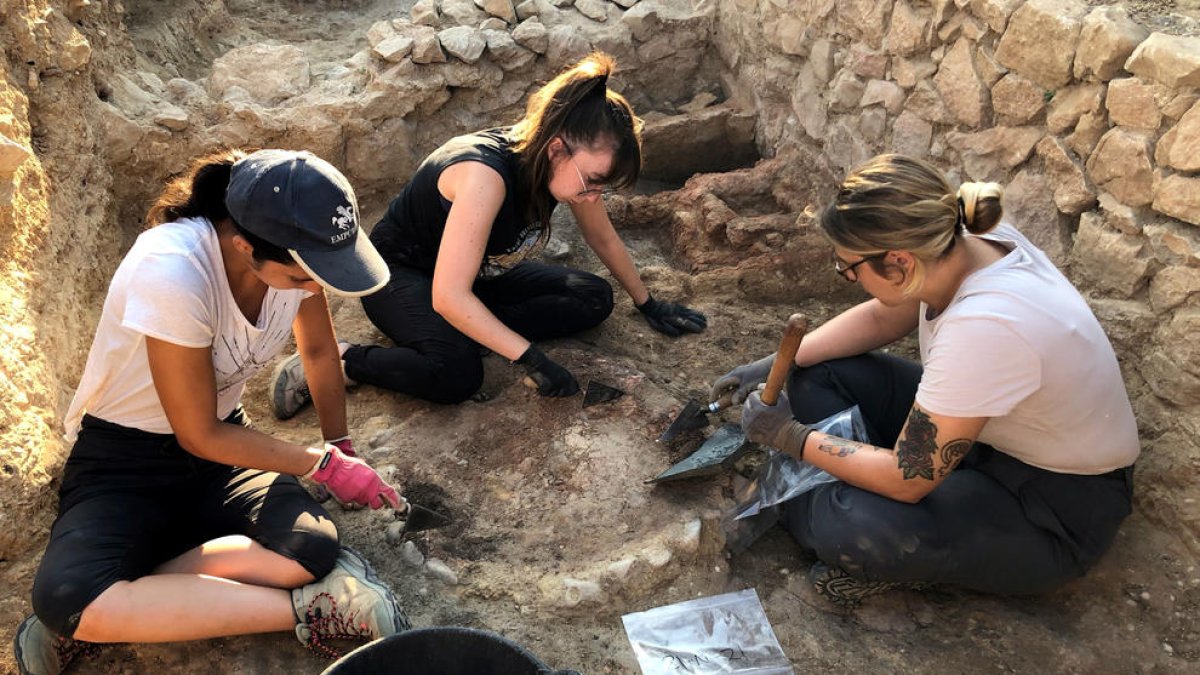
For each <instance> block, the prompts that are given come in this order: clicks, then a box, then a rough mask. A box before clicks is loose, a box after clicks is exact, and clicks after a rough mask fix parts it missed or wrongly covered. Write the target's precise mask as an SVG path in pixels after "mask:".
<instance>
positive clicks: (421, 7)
mask: <svg viewBox="0 0 1200 675" xmlns="http://www.w3.org/2000/svg"><path fill="white" fill-rule="evenodd" d="M409 16H411V17H412V22H413V23H415V24H417V25H420V26H431V27H436V26H437V25H438V23H439V22H440V21H441V19H442V17H441V15H440V14H439V13H438V9H437V1H436V0H418V2H417V3H416V4H415V5H413V6H412V10H410V11H409Z"/></svg>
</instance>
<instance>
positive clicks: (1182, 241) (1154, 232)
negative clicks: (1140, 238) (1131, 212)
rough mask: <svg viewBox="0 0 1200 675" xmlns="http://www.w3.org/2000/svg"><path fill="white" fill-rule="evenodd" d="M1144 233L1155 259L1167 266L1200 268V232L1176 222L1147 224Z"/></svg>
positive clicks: (1167, 221)
mask: <svg viewBox="0 0 1200 675" xmlns="http://www.w3.org/2000/svg"><path fill="white" fill-rule="evenodd" d="M1142 232H1144V233H1145V236H1146V243H1147V244H1148V245H1149V246H1150V249H1151V251H1152V252H1153V253H1154V257H1155V259H1157V260H1159V261H1160V262H1162V263H1164V264H1167V265H1188V266H1189V267H1200V230H1198V229H1196V228H1195V227H1192V226H1191V225H1187V224H1185V223H1180V222H1177V221H1174V220H1160V221H1155V222H1151V223H1147V224H1146V225H1145V226H1144V227H1143V228H1142Z"/></svg>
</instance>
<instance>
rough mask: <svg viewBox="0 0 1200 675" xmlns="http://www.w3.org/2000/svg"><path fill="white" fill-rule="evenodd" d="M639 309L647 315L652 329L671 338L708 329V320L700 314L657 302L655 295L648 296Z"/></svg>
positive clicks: (692, 310) (675, 305) (672, 304)
mask: <svg viewBox="0 0 1200 675" xmlns="http://www.w3.org/2000/svg"><path fill="white" fill-rule="evenodd" d="M637 308H638V311H639V312H641V313H642V314H643V315H645V317H646V322H647V323H649V324H650V327H651V328H653V329H654V330H656V331H658V332H660V333H664V334H666V335H670V336H671V337H679V336H680V335H683V334H684V333H699V332H700V331H702V330H704V329H705V328H708V319H707V318H705V316H704V315H703V314H701V313H700V312H697V311H696V310H694V309H688V308H687V307H684V306H683V305H679V304H676V303H674V302H662V301H660V300H655V299H654V296H653V295H651V296H647V298H646V301H645V302H643V303H642V304H640V305H637Z"/></svg>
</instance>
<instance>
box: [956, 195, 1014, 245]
mask: <svg viewBox="0 0 1200 675" xmlns="http://www.w3.org/2000/svg"><path fill="white" fill-rule="evenodd" d="M1003 196H1004V187H1003V186H1001V185H1000V184H999V183H963V184H962V185H960V186H959V187H958V205H959V206H958V208H959V210H960V214H959V216H960V219H961V221H962V223H963V225H964V226H965V227H966V228H967V231H968V232H971V233H972V234H983V233H984V232H988V231H990V230H991V229H992V228H994V227H996V226H997V225H999V224H1000V217H1001V216H1002V215H1003V214H1004V209H1003V207H1001V205H1000V199H1001V198H1002V197H1003Z"/></svg>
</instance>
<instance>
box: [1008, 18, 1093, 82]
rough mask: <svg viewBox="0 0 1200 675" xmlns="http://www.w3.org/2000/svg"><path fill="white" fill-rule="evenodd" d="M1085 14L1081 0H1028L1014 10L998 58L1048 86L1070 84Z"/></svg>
mask: <svg viewBox="0 0 1200 675" xmlns="http://www.w3.org/2000/svg"><path fill="white" fill-rule="evenodd" d="M1086 14H1087V5H1085V4H1083V3H1082V2H1080V1H1079V0H1029V1H1028V2H1026V3H1025V4H1024V5H1022V6H1021V8H1020V9H1018V10H1017V11H1016V12H1014V13H1013V15H1012V19H1011V20H1010V21H1009V26H1008V30H1006V31H1004V36H1003V37H1001V38H1000V45H999V46H998V47H997V49H996V60H997V61H999V62H1000V63H1001V65H1003V66H1004V67H1005V68H1008V69H1010V70H1015V71H1017V72H1018V73H1020V74H1022V75H1024V76H1025V77H1027V78H1029V79H1031V80H1033V81H1034V82H1037V83H1038V84H1039V85H1041V86H1042V87H1044V88H1046V89H1056V88H1058V87H1061V86H1063V85H1064V84H1067V83H1068V82H1070V81H1071V64H1072V62H1073V60H1074V58H1075V45H1076V43H1077V38H1078V37H1079V31H1080V29H1081V28H1082V27H1083V17H1084V16H1085V15H1086Z"/></svg>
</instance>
